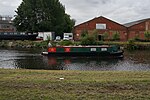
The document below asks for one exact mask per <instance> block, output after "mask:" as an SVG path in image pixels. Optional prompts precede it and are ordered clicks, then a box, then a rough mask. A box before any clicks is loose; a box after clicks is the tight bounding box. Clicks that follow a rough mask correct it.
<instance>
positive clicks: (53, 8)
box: [14, 0, 75, 34]
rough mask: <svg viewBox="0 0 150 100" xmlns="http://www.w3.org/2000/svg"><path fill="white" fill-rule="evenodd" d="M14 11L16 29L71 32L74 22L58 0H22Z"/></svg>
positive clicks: (59, 32) (58, 32)
mask: <svg viewBox="0 0 150 100" xmlns="http://www.w3.org/2000/svg"><path fill="white" fill-rule="evenodd" d="M16 13H17V15H16V16H15V19H14V25H15V26H16V28H17V30H18V31H27V32H28V31H30V32H39V31H53V32H55V33H57V34H61V33H63V32H71V30H72V28H73V26H74V24H75V21H74V20H72V19H70V16H69V15H67V14H66V13H65V7H64V6H63V5H62V4H61V3H60V2H59V0H23V1H22V3H21V4H20V6H19V7H18V8H17V11H16Z"/></svg>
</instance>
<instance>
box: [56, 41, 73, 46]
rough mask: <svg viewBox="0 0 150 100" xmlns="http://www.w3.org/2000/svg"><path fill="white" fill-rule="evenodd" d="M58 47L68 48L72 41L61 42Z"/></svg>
mask: <svg viewBox="0 0 150 100" xmlns="http://www.w3.org/2000/svg"><path fill="white" fill-rule="evenodd" d="M58 45H61V46H69V45H73V43H72V41H70V40H63V41H61V42H58Z"/></svg>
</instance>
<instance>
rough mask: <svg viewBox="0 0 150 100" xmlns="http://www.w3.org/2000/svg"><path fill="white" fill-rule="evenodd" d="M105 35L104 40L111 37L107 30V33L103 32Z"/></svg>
mask: <svg viewBox="0 0 150 100" xmlns="http://www.w3.org/2000/svg"><path fill="white" fill-rule="evenodd" d="M103 37H104V40H107V39H108V38H109V34H108V33H107V32H105V33H104V34H103Z"/></svg>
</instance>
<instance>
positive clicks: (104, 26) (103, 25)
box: [96, 24, 106, 29]
mask: <svg viewBox="0 0 150 100" xmlns="http://www.w3.org/2000/svg"><path fill="white" fill-rule="evenodd" d="M96 29H106V24H96Z"/></svg>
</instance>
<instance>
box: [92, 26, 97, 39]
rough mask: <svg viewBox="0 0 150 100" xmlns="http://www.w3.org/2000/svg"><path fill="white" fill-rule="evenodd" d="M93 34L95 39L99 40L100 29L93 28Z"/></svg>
mask: <svg viewBox="0 0 150 100" xmlns="http://www.w3.org/2000/svg"><path fill="white" fill-rule="evenodd" d="M92 34H93V36H94V38H95V40H96V41H98V30H96V29H95V30H93V32H92Z"/></svg>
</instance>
